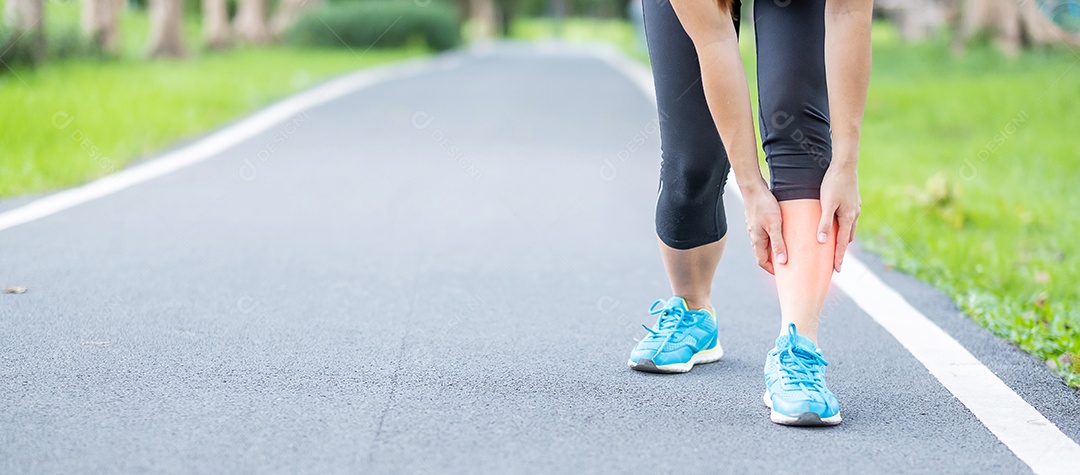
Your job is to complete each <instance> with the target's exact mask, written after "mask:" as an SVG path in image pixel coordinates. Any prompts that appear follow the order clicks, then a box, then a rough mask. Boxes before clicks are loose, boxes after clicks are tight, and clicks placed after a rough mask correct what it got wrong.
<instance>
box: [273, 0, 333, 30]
mask: <svg viewBox="0 0 1080 475" xmlns="http://www.w3.org/2000/svg"><path fill="white" fill-rule="evenodd" d="M322 4H323V0H281V2H280V3H279V4H278V7H277V11H276V12H274V18H273V19H272V20H270V32H271V33H273V35H274V37H275V38H281V36H282V35H284V34H285V32H286V31H288V30H289V28H292V26H293V24H295V23H296V20H299V19H300V16H301V14H303V13H304V12H305V11H307V10H311V9H313V8H318V7H320V6H322Z"/></svg>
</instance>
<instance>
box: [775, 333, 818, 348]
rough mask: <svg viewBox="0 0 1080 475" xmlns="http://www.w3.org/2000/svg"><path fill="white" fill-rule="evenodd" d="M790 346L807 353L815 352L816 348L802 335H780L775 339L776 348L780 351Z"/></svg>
mask: <svg viewBox="0 0 1080 475" xmlns="http://www.w3.org/2000/svg"><path fill="white" fill-rule="evenodd" d="M792 346H795V347H799V348H802V349H804V350H807V351H812V352H816V351H817V346H814V342H813V341H811V340H810V339H809V338H807V337H805V336H802V335H798V334H796V335H794V336H792V335H787V334H785V335H780V336H779V337H777V338H776V347H777V348H780V349H787V348H790V347H792Z"/></svg>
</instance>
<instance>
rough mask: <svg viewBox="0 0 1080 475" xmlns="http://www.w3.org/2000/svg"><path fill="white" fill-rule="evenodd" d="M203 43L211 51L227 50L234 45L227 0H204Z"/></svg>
mask: <svg viewBox="0 0 1080 475" xmlns="http://www.w3.org/2000/svg"><path fill="white" fill-rule="evenodd" d="M202 14H203V21H202V28H203V41H204V42H205V43H206V47H207V48H210V49H225V48H228V47H229V46H231V45H232V30H231V29H230V27H229V7H228V4H227V3H226V0H202Z"/></svg>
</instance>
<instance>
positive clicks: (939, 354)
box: [596, 48, 1080, 474]
mask: <svg viewBox="0 0 1080 475" xmlns="http://www.w3.org/2000/svg"><path fill="white" fill-rule="evenodd" d="M596 56H598V57H599V58H600V59H601V60H603V61H604V62H606V63H607V64H608V65H610V66H611V67H612V68H613V69H615V70H616V71H618V72H620V73H622V74H624V75H625V76H627V77H628V78H630V80H631V81H632V82H633V83H634V84H636V85H637V86H638V88H639V89H641V91H642V92H643V93H644V94H645V96H646V97H648V98H649V99H651V102H652V103H653V104H654V105H655V104H656V99H655V98H656V96H655V91H654V89H653V84H652V74H651V73H650V72H649V70H648V68H646V67H645V66H643V65H641V64H639V63H637V62H635V61H633V60H630V59H629V58H627V57H626V56H625V55H623V54H621V53H620V52H618V51H617V50H615V49H614V48H597V49H596ZM728 187H729V192H731V193H732V194H734V195H736V196H738V197H739V199H740V200H742V195H741V194H740V193H739V188H738V186H736V185H735V180H734V175H732V176H731V179H729V180H728ZM833 283H834V284H836V286H837V287H839V288H840V289H841V290H843V291H844V293H845V294H847V295H848V296H849V297H850V298H851V299H852V301H854V302H855V303H856V304H857V305H858V306H859V307H860V308H862V310H863V311H864V312H866V313H867V314H868V315H870V317H871V318H873V319H874V321H875V322H877V323H878V324H879V325H881V327H882V328H884V329H885V330H886V331H888V332H889V334H891V335H892V336H893V338H895V339H896V341H898V342H900V344H901V345H903V346H904V348H906V349H907V351H908V352H910V353H911V355H912V356H914V357H915V359H917V360H919V362H920V363H922V365H923V366H925V367H926V369H928V370H929V371H930V374H932V375H934V377H935V378H937V380H938V381H939V382H940V383H941V384H942V385H943V386H945V388H946V389H948V390H949V392H950V393H952V394H953V396H955V397H956V398H957V399H959V400H960V402H961V403H963V404H964V406H966V407H967V408H968V410H970V411H971V413H972V414H974V415H975V417H976V418H978V419H979V422H981V423H982V424H983V425H984V426H986V428H987V429H989V430H990V432H991V433H993V434H994V436H995V437H997V438H998V440H1000V441H1001V443H1003V444H1005V446H1006V447H1008V448H1009V450H1011V451H1012V452H1013V454H1015V455H1016V456H1017V458H1019V459H1020V460H1021V461H1023V462H1024V463H1025V464H1027V466H1028V467H1030V468H1031V470H1032V471H1033V472H1035V473H1038V474H1074V473H1076V471H1077V467H1080V445H1077V443H1076V442H1075V441H1073V440H1072V439H1070V438H1069V437H1068V436H1066V435H1065V434H1064V433H1062V432H1061V429H1059V428H1058V427H1057V426H1056V425H1054V423H1053V422H1050V420H1048V419H1047V418H1046V417H1045V416H1043V415H1042V414H1041V413H1040V412H1039V411H1038V410H1036V409H1035V408H1034V407H1032V406H1031V405H1030V404H1028V403H1027V401H1024V399H1023V398H1022V397H1020V395H1018V394H1016V392H1014V391H1013V390H1012V389H1011V388H1010V387H1009V386H1008V385H1007V384H1005V383H1004V382H1003V381H1001V379H1000V378H998V377H997V375H995V374H994V373H993V372H992V371H990V369H989V368H987V367H986V366H985V365H983V364H982V362H980V361H979V360H978V358H975V356H974V355H972V354H971V353H970V352H968V351H967V349H965V348H964V346H963V345H961V344H960V342H958V341H956V339H954V338H953V337H952V336H950V335H949V334H948V333H946V332H945V331H944V330H942V329H941V328H940V327H938V326H937V325H935V324H934V322H932V321H931V320H930V319H929V318H927V317H926V315H923V314H922V312H920V311H919V310H918V309H916V308H915V307H913V306H911V304H910V303H908V302H907V300H905V299H904V297H903V296H901V295H900V294H899V293H897V292H896V291H895V290H893V289H892V288H890V287H889V286H888V285H886V284H885V283H884V282H882V281H881V279H879V278H878V277H877V276H876V275H875V274H874V273H873V271H871V270H870V268H868V267H866V265H865V264H863V263H862V262H861V261H860V260H859V259H858V258H857V257H855V256H854V255H850V254H849V255H848V256H846V257H845V258H844V270H843V271H842V272H840V273H838V274H835V275H834V277H833Z"/></svg>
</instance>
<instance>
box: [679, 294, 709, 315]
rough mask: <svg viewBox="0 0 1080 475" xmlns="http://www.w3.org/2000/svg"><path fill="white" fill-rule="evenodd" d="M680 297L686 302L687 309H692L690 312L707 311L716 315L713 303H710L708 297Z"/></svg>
mask: <svg viewBox="0 0 1080 475" xmlns="http://www.w3.org/2000/svg"><path fill="white" fill-rule="evenodd" d="M680 297H682V298H683V300H685V301H686V308H687V309H690V310H703V309H707V310H708V311H709V312H710V313H713V314H715V313H716V312H715V311H714V310H713V306H712V302H710V299H709V297H708V296H705V297H700V296H699V297H687V296H683V295H680Z"/></svg>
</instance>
